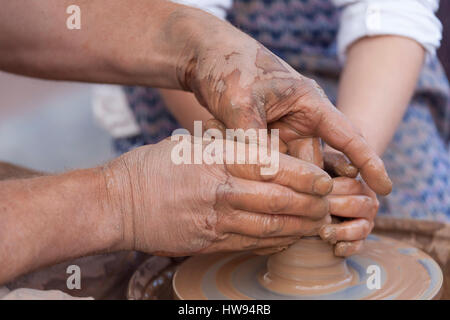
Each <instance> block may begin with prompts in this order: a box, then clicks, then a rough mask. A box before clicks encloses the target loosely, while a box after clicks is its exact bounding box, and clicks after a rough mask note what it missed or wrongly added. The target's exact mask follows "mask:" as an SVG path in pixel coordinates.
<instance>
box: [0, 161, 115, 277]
mask: <svg viewBox="0 0 450 320" xmlns="http://www.w3.org/2000/svg"><path fill="white" fill-rule="evenodd" d="M106 198H107V196H106V187H105V179H104V178H103V175H102V172H101V169H90V170H79V171H73V172H69V173H66V174H62V175H55V176H44V177H37V178H31V179H19V180H6V181H0V284H1V283H5V282H7V281H10V280H12V279H13V278H15V277H16V276H18V275H20V274H23V273H26V272H28V271H31V270H33V269H36V268H39V267H42V266H45V265H49V264H53V263H57V262H61V261H64V260H66V259H70V258H75V257H80V256H84V255H87V254H92V253H100V252H106V251H110V250H118V249H121V247H120V244H121V239H122V238H123V237H122V231H123V230H122V225H121V219H120V217H118V216H115V211H113V210H110V208H109V207H108V202H107V201H105V199H106Z"/></svg>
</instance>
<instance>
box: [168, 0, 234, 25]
mask: <svg viewBox="0 0 450 320" xmlns="http://www.w3.org/2000/svg"><path fill="white" fill-rule="evenodd" d="M171 1H172V2H176V3H180V4H184V5H186V6H190V7H195V8H198V9H202V10H204V11H206V12H209V13H211V14H213V15H215V16H216V17H218V18H220V19H222V20H225V17H226V15H227V10H228V9H229V8H231V5H232V4H233V0H171Z"/></svg>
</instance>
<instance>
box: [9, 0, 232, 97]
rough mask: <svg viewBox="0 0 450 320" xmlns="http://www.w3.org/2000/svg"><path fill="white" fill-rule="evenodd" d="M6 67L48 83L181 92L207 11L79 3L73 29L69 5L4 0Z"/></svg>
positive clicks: (61, 0) (139, 3)
mask: <svg viewBox="0 0 450 320" xmlns="http://www.w3.org/2000/svg"><path fill="white" fill-rule="evenodd" d="M0 4H1V7H2V10H0V30H2V32H1V33H0V69H2V70H5V71H8V72H13V73H19V74H24V75H29V76H36V77H41V78H48V79H59V80H75V81H89V82H102V83H122V84H140V85H147V86H155V87H167V88H176V89H179V88H180V83H179V82H180V81H179V76H180V74H183V73H184V72H185V70H184V67H185V66H187V65H188V62H189V60H190V59H192V58H193V57H191V56H189V55H193V54H195V52H194V51H192V50H186V47H188V46H192V47H198V45H197V43H196V42H197V41H200V37H199V36H198V32H197V31H196V29H197V28H199V26H200V27H201V26H202V23H203V21H205V23H207V22H208V21H209V20H211V19H212V20H213V21H215V20H217V21H216V22H217V23H223V22H220V20H218V19H216V18H214V17H213V16H211V15H209V14H206V13H203V12H202V11H201V10H196V9H191V8H188V7H185V6H180V5H177V4H173V3H171V2H169V1H163V0H152V1H147V0H127V1H121V0H96V1H89V0H79V1H77V3H76V4H77V5H78V6H80V9H81V29H80V30H68V29H67V27H66V19H67V18H68V17H69V15H68V14H67V13H66V8H67V7H68V6H69V5H71V4H73V1H68V0H40V1H27V0H14V1H10V0H0Z"/></svg>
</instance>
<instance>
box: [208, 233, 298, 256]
mask: <svg viewBox="0 0 450 320" xmlns="http://www.w3.org/2000/svg"><path fill="white" fill-rule="evenodd" d="M299 239H300V237H273V238H258V237H248V236H243V235H240V234H233V233H229V234H226V235H224V236H223V237H222V239H221V240H220V241H218V242H217V243H215V244H214V245H212V246H210V247H208V248H206V249H204V250H202V253H209V252H227V251H244V250H256V249H264V248H273V247H285V246H290V245H291V244H293V243H294V242H296V241H298V240H299Z"/></svg>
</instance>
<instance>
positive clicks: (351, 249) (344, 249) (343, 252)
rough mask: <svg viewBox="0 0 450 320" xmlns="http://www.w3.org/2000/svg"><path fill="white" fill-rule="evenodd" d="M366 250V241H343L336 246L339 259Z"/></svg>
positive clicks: (335, 251)
mask: <svg viewBox="0 0 450 320" xmlns="http://www.w3.org/2000/svg"><path fill="white" fill-rule="evenodd" d="M363 248H364V240H357V241H343V242H339V243H337V244H336V246H335V247H334V254H335V255H336V256H338V257H349V256H351V255H354V254H356V253H359V252H361V250H362V249H363Z"/></svg>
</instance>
